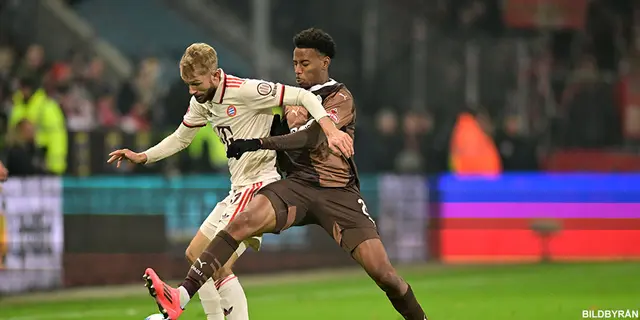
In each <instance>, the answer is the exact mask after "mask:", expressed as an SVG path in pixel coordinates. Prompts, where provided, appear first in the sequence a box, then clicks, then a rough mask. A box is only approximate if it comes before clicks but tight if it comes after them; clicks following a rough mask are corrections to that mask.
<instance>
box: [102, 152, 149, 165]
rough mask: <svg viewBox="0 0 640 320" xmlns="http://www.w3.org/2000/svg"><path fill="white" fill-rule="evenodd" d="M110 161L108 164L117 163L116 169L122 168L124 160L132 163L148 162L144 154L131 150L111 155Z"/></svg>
mask: <svg viewBox="0 0 640 320" xmlns="http://www.w3.org/2000/svg"><path fill="white" fill-rule="evenodd" d="M109 157H110V158H109V160H107V163H114V162H116V167H118V168H120V164H121V163H122V160H129V162H131V163H136V164H138V163H145V162H147V155H146V154H144V153H137V152H133V151H131V150H129V149H120V150H116V151H113V152H111V153H109Z"/></svg>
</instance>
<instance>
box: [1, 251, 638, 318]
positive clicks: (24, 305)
mask: <svg viewBox="0 0 640 320" xmlns="http://www.w3.org/2000/svg"><path fill="white" fill-rule="evenodd" d="M639 271H640V263H634V262H616V263H589V264H584V263H571V264H546V265H506V266H455V267H446V266H433V265H427V266H414V267H407V268H401V269H400V272H401V274H402V275H403V276H404V277H405V278H406V279H407V280H408V281H409V282H410V283H411V284H412V287H413V289H414V292H415V293H416V295H417V297H418V299H419V300H420V302H421V303H422V306H423V307H424V308H425V310H426V311H427V313H428V315H429V317H430V319H432V320H439V319H442V320H457V319H459V320H472V319H492V320H502V319H505V320H506V319H509V320H511V319H519V320H526V319H536V320H539V319H546V320H552V319H562V320H565V319H581V318H582V310H584V309H589V308H598V309H632V310H637V309H640V277H638V272H639ZM161 276H162V275H161ZM240 281H241V282H242V283H243V285H244V287H245V291H246V293H247V296H248V299H249V310H250V313H251V314H250V316H251V319H252V320H286V319H291V320H294V319H296V320H298V319H307V320H320V319H323V320H324V319H345V320H346V319H349V320H350V319H355V320H358V319H400V317H399V316H398V315H397V314H396V313H395V311H394V310H393V307H392V306H391V304H390V303H389V302H388V301H387V299H386V297H385V295H384V293H383V292H382V291H380V290H379V289H378V288H377V287H376V286H375V284H374V283H373V282H372V281H371V280H370V279H369V278H368V277H367V276H366V275H365V274H364V273H363V272H362V271H360V270H356V269H347V270H333V271H319V272H318V271H317V272H309V273H295V274H293V273H292V274H285V275H274V276H260V277H255V276H247V277H242V276H241V277H240ZM156 312H157V310H156V308H155V303H154V302H153V301H152V299H151V298H150V297H148V296H146V289H145V288H144V287H143V286H142V280H141V281H140V285H139V286H135V287H132V286H125V287H103V288H92V289H79V290H67V291H61V292H52V293H47V294H32V295H25V296H19V297H9V298H5V299H3V301H0V319H1V320H9V319H11V320H54V319H92V320H97V319H100V320H107V319H109V320H110V319H137V320H142V319H144V318H145V317H146V316H147V315H149V314H151V313H156ZM181 319H184V320H190V319H205V316H204V313H203V312H202V308H201V306H200V303H199V301H197V299H196V300H194V301H192V302H191V303H190V304H189V305H188V308H187V310H186V311H185V313H184V314H183V317H182V318H181Z"/></svg>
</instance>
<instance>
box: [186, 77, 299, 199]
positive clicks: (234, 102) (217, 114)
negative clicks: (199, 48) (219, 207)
mask: <svg viewBox="0 0 640 320" xmlns="http://www.w3.org/2000/svg"><path fill="white" fill-rule="evenodd" d="M299 90H302V89H300V88H295V87H290V86H286V85H282V84H279V83H272V82H268V81H263V80H254V79H242V78H238V77H235V76H232V75H227V74H225V73H224V71H221V81H220V86H219V87H218V89H217V90H216V93H215V94H214V96H213V99H212V100H211V101H208V102H205V103H199V102H198V101H196V99H195V97H192V98H191V101H190V103H189V109H188V110H187V113H186V114H185V115H184V118H183V121H182V123H183V124H184V125H185V126H187V127H189V128H194V127H203V126H205V125H206V124H207V121H208V122H211V125H212V127H213V130H214V131H215V132H216V134H217V135H218V137H219V138H220V141H222V143H223V144H224V145H225V149H226V147H227V146H228V145H229V144H230V143H231V141H233V139H255V138H261V137H267V136H269V132H270V131H271V124H272V122H273V112H272V108H273V107H282V105H283V104H296V103H297V102H298V101H297V100H298V94H299ZM229 172H230V173H231V185H232V188H234V189H235V188H239V187H243V186H247V185H251V184H253V183H256V182H260V181H265V180H269V179H273V178H279V177H280V175H279V173H278V171H277V170H276V152H275V151H272V150H258V151H255V152H247V153H245V154H243V155H242V157H241V158H240V159H239V160H236V159H233V158H232V159H229Z"/></svg>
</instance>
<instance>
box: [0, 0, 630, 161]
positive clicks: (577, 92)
mask: <svg viewBox="0 0 640 320" xmlns="http://www.w3.org/2000/svg"><path fill="white" fill-rule="evenodd" d="M218 1H220V2H221V3H222V4H223V5H225V6H227V7H229V8H232V9H235V10H236V13H238V15H239V16H248V15H249V9H248V7H246V6H239V5H237V4H234V3H236V2H231V1H223V0H218ZM274 3H275V4H274V8H273V9H274V10H277V9H278V8H279V7H278V5H281V4H282V3H283V2H281V1H274ZM630 3H631V2H629V1H619V2H618V1H615V2H612V1H592V2H591V5H590V6H589V9H588V12H587V19H586V28H585V30H583V31H541V32H521V33H518V34H514V32H513V31H511V30H510V29H509V28H508V27H506V26H505V23H504V21H503V19H502V18H501V16H502V15H501V12H500V6H499V2H497V1H493V0H464V1H457V2H455V3H454V2H448V1H434V3H433V4H434V5H433V6H430V9H427V8H425V7H424V6H422V5H419V2H416V1H411V0H405V1H399V2H398V1H396V2H389V3H388V5H389V6H392V7H393V6H398V7H402V8H403V10H407V8H411V7H412V6H419V7H420V8H421V9H420V10H422V11H424V12H425V16H426V17H429V19H430V21H431V23H432V25H431V27H432V28H433V30H435V31H433V32H431V33H432V34H437V35H440V38H438V37H434V39H433V40H432V41H435V44H437V45H435V46H430V47H431V49H430V50H431V51H429V53H428V57H429V59H428V62H427V74H428V76H427V79H426V84H425V86H426V87H427V88H426V91H428V92H429V94H428V95H427V99H426V100H427V101H426V103H425V104H424V105H420V106H415V105H412V104H411V103H409V102H408V101H407V100H406V99H405V100H402V99H400V98H398V96H399V95H401V94H404V92H399V91H398V90H394V87H389V90H388V91H380V92H379V93H373V94H372V95H371V96H369V95H366V96H365V95H364V93H365V92H368V91H367V90H366V88H362V87H361V84H362V83H366V82H364V81H361V80H362V79H359V78H357V77H354V76H353V74H359V73H358V72H355V73H354V72H353V71H356V70H354V69H353V68H358V67H357V66H353V64H351V63H349V61H352V60H353V59H348V58H345V59H342V60H337V61H338V62H337V63H336V65H335V66H334V68H333V71H332V72H333V75H334V77H336V79H338V80H340V81H343V82H345V83H346V84H347V85H349V86H350V87H352V88H353V91H354V93H355V94H356V97H359V95H362V97H361V98H359V101H360V102H359V105H358V106H359V121H358V126H359V132H358V138H357V139H356V144H357V146H356V148H357V150H359V151H358V158H359V159H358V162H359V167H360V169H361V170H362V171H365V172H379V171H399V172H442V171H447V170H449V169H450V167H451V163H450V162H451V161H450V158H451V152H452V146H451V140H452V135H453V132H454V130H455V128H456V125H457V123H458V120H459V116H460V114H470V115H472V116H473V117H474V118H475V119H476V120H477V123H478V125H479V127H480V128H481V129H482V130H483V132H484V133H485V134H486V135H487V136H488V137H490V138H491V139H492V141H493V144H494V145H495V148H496V150H497V152H498V153H499V156H500V159H501V163H502V167H503V169H504V170H537V169H538V168H539V166H540V159H541V158H543V157H544V156H545V154H546V153H548V152H550V151H551V150H553V149H557V148H576V147H577V148H616V147H621V146H624V145H626V144H627V143H628V141H627V140H626V139H625V138H624V135H623V130H622V127H623V126H622V124H623V120H624V112H623V109H624V104H625V103H626V101H625V97H626V96H627V94H626V91H625V90H628V87H629V82H627V80H626V78H625V76H626V75H627V74H628V73H629V72H630V71H631V70H635V69H637V66H636V64H637V61H636V60H635V58H636V57H637V56H638V55H637V53H638V52H640V41H639V40H637V39H636V38H640V32H637V30H638V29H640V8H635V9H634V8H633V7H632V6H631V5H630ZM344 12H348V10H346V11H344ZM344 12H343V13H344ZM302 18H304V16H301V17H300V19H302ZM300 19H294V18H292V19H276V20H275V25H274V28H275V31H274V32H275V33H276V34H278V32H277V31H278V30H284V29H287V30H298V29H301V28H302V27H306V26H307V25H308V23H309V22H308V21H306V22H304V21H298V20H300ZM303 22H304V23H303ZM320 25H322V24H320ZM332 28H342V29H341V30H344V32H340V33H336V32H332V31H333V30H332V29H331V28H327V29H328V31H329V32H332V33H333V34H334V35H336V41H337V42H338V45H339V47H340V48H341V49H342V48H344V49H343V50H342V51H339V52H340V56H341V57H343V56H345V57H351V58H354V57H359V56H360V54H361V53H362V52H361V50H362V49H361V48H360V47H359V46H347V45H344V46H341V44H344V43H350V42H351V41H352V40H354V39H356V38H357V37H358V36H359V35H360V33H358V32H361V31H359V30H361V29H360V26H359V25H358V26H354V25H352V24H349V25H346V24H345V25H340V24H337V25H332ZM634 30H636V31H634ZM282 34H284V35H287V36H286V37H284V36H283V37H282V38H279V37H274V39H273V40H274V42H275V43H277V44H280V45H282V46H285V41H286V42H290V37H289V34H290V32H289V33H284V32H282ZM285 38H286V39H285ZM471 39H473V40H474V41H473V42H472V41H470V40H471ZM515 39H526V40H525V41H524V42H519V41H518V40H515ZM470 43H473V48H472V49H473V50H471V49H470V46H469V44H470ZM286 46H290V43H287V44H286ZM358 48H360V49H358ZM471 51H472V52H473V53H472V54H471V56H472V58H473V57H475V59H476V60H475V61H476V62H475V64H474V66H475V74H476V76H475V80H473V81H470V79H469V78H470V77H471V75H470V71H469V70H470V68H469V63H471V62H470V58H469V56H470V52H471ZM523 51H525V52H527V55H526V57H523V56H522V52H523ZM400 57H402V59H405V60H406V51H405V52H404V54H403V55H401V56H400ZM394 59H399V58H397V57H396V58H394ZM393 61H394V60H391V62H390V63H391V64H393ZM523 61H524V62H526V63H524V64H523ZM104 70H105V63H104V61H103V60H102V59H101V58H100V57H99V56H94V55H88V54H86V53H84V52H82V51H76V52H71V53H69V54H68V57H67V58H66V59H62V60H56V61H51V60H50V59H48V55H47V53H46V51H45V50H44V49H43V48H42V47H41V46H39V45H38V44H32V45H30V46H28V47H26V48H18V47H16V46H13V45H11V41H0V115H1V116H2V119H3V121H2V125H3V130H2V132H3V133H4V135H5V139H2V143H4V144H5V145H4V150H5V157H8V159H10V161H9V164H10V166H13V168H9V170H10V171H12V172H33V173H52V174H61V173H63V172H65V170H66V165H64V164H60V162H61V161H62V160H61V157H66V153H67V152H68V151H67V147H66V144H67V142H66V139H67V135H68V133H70V132H72V133H73V132H95V131H100V130H119V131H122V132H124V133H131V134H133V133H137V132H145V131H150V130H155V131H159V128H162V130H167V129H169V130H170V129H172V128H173V127H174V126H175V125H177V123H179V119H180V117H181V116H182V114H183V112H184V108H183V106H185V105H186V101H187V99H188V98H189V96H188V92H187V90H186V87H185V86H184V85H183V84H182V83H181V82H180V81H179V78H177V77H174V78H172V79H174V80H172V81H173V82H172V83H167V81H162V80H161V77H162V75H163V74H166V72H169V71H168V70H162V64H161V63H159V61H158V60H157V59H155V58H153V57H149V58H147V59H144V60H142V61H140V62H139V63H138V64H137V68H136V72H135V73H134V75H133V77H132V78H131V79H130V80H128V81H126V82H125V83H124V84H120V85H115V84H113V83H108V82H107V81H106V80H105V77H104ZM171 72H173V71H171ZM381 72H385V73H384V74H386V69H384V68H383V69H381ZM403 77H404V78H405V81H406V75H403ZM389 78H390V79H392V75H391V74H389ZM380 81H381V83H382V84H383V85H384V84H385V83H384V79H382V80H380ZM396 89H397V88H396ZM396 91H398V92H396ZM469 92H472V94H470V93H469ZM473 92H475V93H473ZM45 115H46V116H45ZM360 115H362V117H361V116H360ZM176 119H178V120H176ZM62 140H65V142H64V143H63V142H61V141H62ZM60 145H63V147H59V146H60ZM7 154H8V155H7ZM63 154H64V155H63ZM11 159H12V160H11ZM24 159H29V160H24ZM65 163H66V160H65ZM220 163H221V162H217V163H216V164H215V165H214V166H220Z"/></svg>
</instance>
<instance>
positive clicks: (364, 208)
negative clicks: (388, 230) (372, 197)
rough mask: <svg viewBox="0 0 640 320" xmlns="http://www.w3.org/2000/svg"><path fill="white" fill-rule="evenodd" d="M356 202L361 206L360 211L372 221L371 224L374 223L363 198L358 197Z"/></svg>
mask: <svg viewBox="0 0 640 320" xmlns="http://www.w3.org/2000/svg"><path fill="white" fill-rule="evenodd" d="M358 203H359V204H360V206H361V209H362V213H364V215H365V216H367V218H369V220H371V222H373V224H376V222H375V221H373V218H371V215H369V210H367V205H366V204H365V203H364V200H362V199H358Z"/></svg>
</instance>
